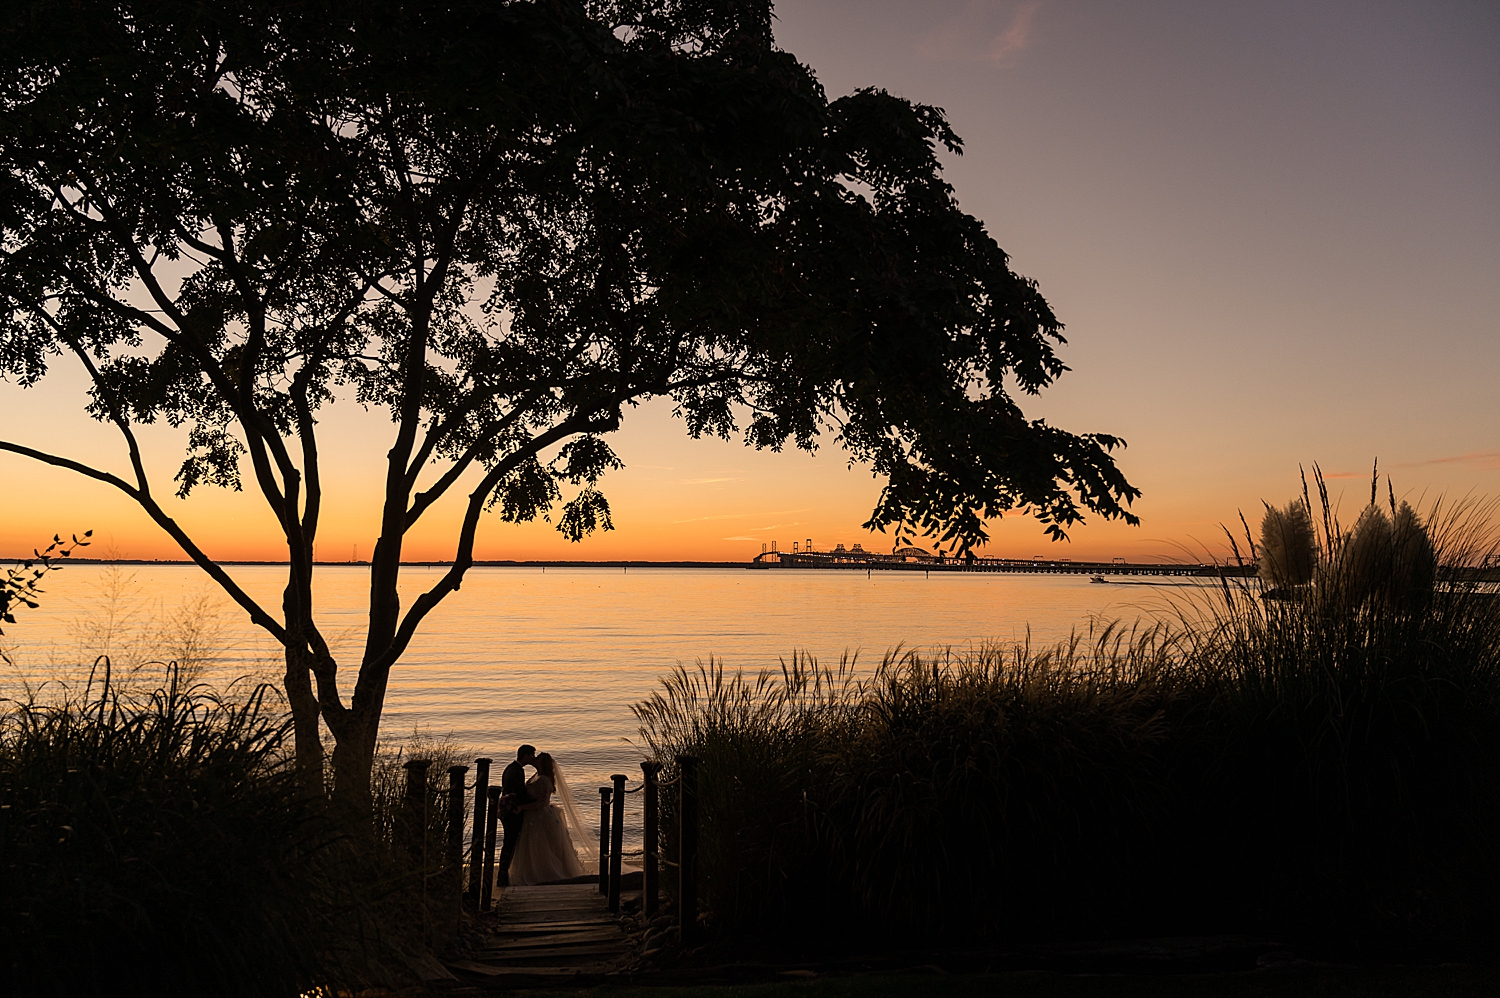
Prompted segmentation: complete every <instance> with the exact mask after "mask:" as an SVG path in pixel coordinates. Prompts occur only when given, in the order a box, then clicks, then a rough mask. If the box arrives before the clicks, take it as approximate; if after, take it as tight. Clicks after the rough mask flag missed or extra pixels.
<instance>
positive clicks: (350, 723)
mask: <svg viewBox="0 0 1500 998" xmlns="http://www.w3.org/2000/svg"><path fill="white" fill-rule="evenodd" d="M379 733H380V715H379V713H376V714H374V715H373V716H371V715H369V714H365V713H363V712H351V714H350V715H349V716H347V717H346V718H345V722H344V723H343V724H341V725H339V731H338V732H337V733H336V734H335V736H334V744H333V795H334V799H335V800H336V802H337V803H338V804H339V806H340V807H342V808H343V809H344V810H345V811H346V812H347V813H348V814H349V815H351V816H358V817H361V818H363V819H365V820H366V821H368V820H369V818H370V815H371V813H372V812H373V810H374V798H373V796H372V794H371V790H370V775H371V770H372V769H373V768H374V766H375V743H376V740H377V738H378V736H379Z"/></svg>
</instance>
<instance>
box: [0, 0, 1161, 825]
mask: <svg viewBox="0 0 1500 998" xmlns="http://www.w3.org/2000/svg"><path fill="white" fill-rule="evenodd" d="M9 9H10V11H11V13H10V14H9V15H7V17H6V19H5V24H4V25H3V26H0V45H3V51H0V102H3V124H0V129H3V131H0V158H3V163H4V166H3V180H0V183H3V185H4V191H3V194H0V211H3V220H0V225H3V239H4V248H3V258H0V296H3V303H4V304H3V309H0V371H3V373H4V374H5V375H6V376H8V377H12V378H16V379H18V380H19V381H20V382H21V383H22V384H25V385H30V384H32V383H34V382H35V381H36V380H37V379H38V378H40V377H41V376H42V375H43V374H44V372H45V371H46V369H47V367H48V365H49V363H50V362H51V360H52V358H54V357H56V356H59V355H65V356H68V357H70V358H71V359H72V360H73V361H74V362H76V363H78V364H80V365H82V367H83V369H84V370H85V371H86V372H87V373H88V375H89V377H90V378H91V379H92V384H93V387H92V389H91V395H90V398H89V401H88V407H89V411H90V412H91V413H92V414H93V415H94V416H95V417H96V418H98V419H100V420H105V421H108V422H111V423H113V424H114V425H115V426H116V427H118V429H119V431H120V433H121V434H122V435H123V437H124V440H125V446H126V449H127V450H128V453H129V458H130V464H131V469H132V471H131V473H130V474H129V475H127V476H124V477H120V476H117V475H114V474H112V473H110V472H107V471H105V470H102V469H98V468H94V467H90V466H87V465H85V464H83V463H81V462H78V461H74V460H71V459H69V458H67V457H65V456H62V455H56V454H49V453H43V452H41V451H38V450H36V449H34V448H31V447H28V446H26V445H25V444H24V443H22V442H0V448H3V449H4V450H7V451H10V452H12V453H16V454H22V455H26V456H28V457H31V458H35V459H37V460H40V461H44V462H47V463H49V464H52V465H56V466H59V467H64V468H70V469H72V470H74V471H77V472H79V473H80V474H83V475H86V476H88V477H90V478H93V479H95V480H98V481H101V482H104V483H107V484H109V485H111V486H113V487H114V488H117V489H119V490H120V491H122V492H124V493H125V494H126V495H128V496H130V497H131V498H132V499H134V500H135V501H136V502H137V503H139V504H140V505H141V507H142V508H143V509H144V510H145V511H146V512H147V513H148V514H149V515H150V516H151V518H152V519H153V520H154V521H155V522H156V523H158V524H159V525H160V526H161V527H162V529H164V530H165V531H166V532H167V533H169V534H170V535H171V536H172V538H173V539H174V540H175V541H176V543H177V544H179V545H180V546H181V547H182V549H183V550H184V551H185V552H187V554H188V555H189V556H190V557H191V558H192V559H193V560H194V561H195V562H196V563H197V564H198V565H200V566H201V567H202V568H203V569H204V570H205V571H206V572H208V573H209V575H211V576H212V577H213V578H214V580H215V581H216V582H217V583H218V584H219V585H220V586H222V587H223V588H224V589H225V591H227V592H228V593H229V595H230V596H231V597H232V598H233V599H234V600H235V601H236V602H238V603H239V604H240V606H242V607H243V608H244V609H245V610H246V611H247V612H248V613H249V614H250V616H251V618H252V619H253V620H254V621H255V622H256V623H257V624H259V625H260V626H261V627H263V628H265V629H266V630H267V631H268V632H270V633H271V634H272V635H273V636H274V637H275V638H276V640H277V641H279V642H280V643H281V644H282V645H283V646H284V647H285V649H286V663H287V672H286V691H287V694H288V697H289V700H290V703H291V709H292V712H293V715H294V718H295V727H296V735H297V739H296V744H297V756H298V759H299V762H300V763H301V765H302V767H303V772H304V773H305V774H306V775H307V777H308V780H309V785H312V784H313V783H314V782H316V780H317V779H318V777H319V774H320V773H321V768H322V748H321V742H320V739H319V734H320V729H319V719H320V718H321V720H322V722H323V723H325V724H326V725H327V727H328V729H329V730H330V731H331V732H332V734H333V736H334V740H335V749H334V758H333V765H334V773H335V778H336V783H337V785H338V786H339V787H341V788H343V790H345V791H347V792H348V793H349V794H350V795H351V799H353V800H355V801H359V800H361V799H363V798H365V797H366V796H367V794H368V786H369V773H370V766H371V760H372V753H373V751H374V747H375V739H376V732H377V728H378V725H379V718H380V713H381V707H382V703H383V701H384V696H385V689H386V683H387V679H388V676H389V673H390V669H391V666H392V665H393V664H394V663H395V662H396V660H397V659H398V658H399V657H400V655H401V654H402V652H403V651H404V650H405V648H406V647H407V645H408V643H409V642H410V641H411V638H412V635H413V634H414V633H415V631H416V630H417V628H418V626H419V625H420V624H421V622H422V620H423V619H424V618H425V617H426V615H427V614H428V613H429V612H430V611H431V610H432V609H433V607H434V606H436V605H437V603H438V602H439V601H440V600H442V599H443V598H444V597H445V596H446V595H447V594H449V593H450V592H452V591H454V590H455V589H457V588H458V586H459V584H460V582H461V581H462V579H463V577H464V573H465V571H466V570H467V569H468V568H469V566H470V563H471V558H472V554H473V549H474V540H475V533H476V530H477V529H478V526H479V522H480V517H481V514H482V513H483V512H484V511H486V510H488V509H496V510H497V511H498V512H499V515H500V518H501V519H502V520H505V521H522V520H529V519H532V518H534V517H536V516H538V515H541V514H544V513H546V512H548V511H550V510H553V509H554V508H556V507H557V505H558V504H561V505H560V509H559V510H558V512H557V513H556V518H557V525H558V528H559V529H560V530H561V531H562V532H563V533H564V534H566V535H567V536H568V537H570V538H572V539H575V540H576V539H578V538H581V537H582V536H584V535H585V534H587V533H589V532H590V531H592V530H595V529H598V528H604V529H608V528H609V527H610V512H609V506H608V503H607V502H606V500H605V498H604V495H603V494H602V492H601V491H600V489H599V480H600V478H601V476H602V475H603V474H604V473H605V472H606V471H608V470H610V469H612V468H616V467H618V466H619V461H618V460H617V459H616V457H615V455H614V453H613V452H612V451H611V450H610V447H609V445H608V444H607V442H606V440H605V437H606V435H607V434H608V433H609V432H610V431H612V430H614V429H616V428H617V427H618V426H619V424H620V419H621V412H622V409H623V407H625V406H627V405H631V404H634V403H635V402H636V401H638V400H641V399H645V398H650V397H661V396H665V397H669V398H671V399H672V400H673V401H674V403H675V404H676V407H677V412H678V414H679V415H680V416H681V417H682V418H683V420H684V422H685V424H686V429H687V432H688V433H690V434H692V435H694V436H697V435H700V434H704V433H713V434H718V435H722V436H726V437H727V436H729V435H731V434H733V433H736V432H740V431H741V428H743V433H744V436H745V439H746V441H747V442H748V443H750V444H753V445H754V446H756V447H771V448H780V447H781V446H783V445H784V444H786V443H787V442H789V441H790V442H792V443H793V444H795V445H796V446H798V447H802V448H806V449H811V448H812V447H813V446H814V444H815V441H816V440H817V439H818V437H819V435H820V434H821V433H823V432H828V431H831V432H833V434H834V436H835V438H836V440H837V441H838V443H839V444H840V445H842V447H843V448H845V450H846V451H847V452H848V453H849V455H850V456H851V457H853V458H855V459H858V460H861V461H867V462H869V463H870V465H871V466H872V467H873V469H874V470H875V472H876V474H878V475H881V476H884V477H885V479H886V481H887V483H886V485H885V488H884V491H883V492H882V495H881V498H880V501H879V504H878V506H877V507H876V509H875V510H874V512H873V514H872V516H871V519H870V521H869V524H868V526H871V527H878V528H881V529H884V528H886V527H894V528H895V530H896V534H897V538H898V542H899V541H900V540H901V539H902V538H903V537H907V536H910V535H911V534H912V533H913V531H918V532H922V533H924V534H928V535H937V536H940V537H941V538H942V539H943V541H944V542H945V543H947V544H949V545H950V546H952V547H953V548H954V549H955V550H957V551H959V552H967V550H968V549H969V547H970V546H971V545H974V544H976V543H979V542H981V541H982V540H983V539H984V538H985V526H984V520H985V519H987V518H993V517H996V516H999V515H1000V514H1001V513H1003V512H1005V511H1008V510H1013V509H1019V508H1029V509H1030V510H1032V511H1033V512H1035V513H1036V514H1037V515H1038V516H1039V518H1040V519H1041V520H1042V521H1043V522H1044V523H1046V524H1047V525H1048V530H1049V531H1051V532H1052V533H1053V534H1054V536H1059V537H1060V536H1062V535H1063V531H1064V530H1065V529H1066V528H1067V527H1068V526H1069V525H1070V524H1073V523H1075V522H1077V521H1079V520H1080V518H1081V515H1082V513H1083V512H1084V511H1089V510H1091V511H1094V512H1096V513H1098V514H1099V515H1101V516H1104V517H1106V518H1110V517H1123V518H1125V519H1127V520H1130V521H1131V522H1134V517H1132V516H1131V514H1130V513H1129V512H1128V510H1127V509H1126V508H1125V507H1126V506H1127V505H1128V504H1129V502H1130V501H1131V500H1132V499H1133V498H1134V497H1135V496H1136V495H1138V493H1137V491H1136V490H1135V489H1134V488H1133V487H1132V486H1131V485H1130V484H1129V483H1128V482H1127V481H1126V480H1125V478H1124V477H1123V476H1122V475H1121V474H1120V472H1119V471H1118V469H1117V468H1116V466H1115V464H1114V463H1113V461H1112V459H1111V457H1110V455H1109V451H1110V450H1112V449H1113V448H1114V447H1115V446H1116V445H1118V444H1119V443H1120V441H1119V440H1117V439H1116V438H1114V437H1111V436H1108V435H1105V434H1087V435H1075V434H1071V433H1067V432H1064V431H1062V430H1060V429H1057V428H1054V427H1051V426H1048V425H1047V424H1046V423H1045V422H1043V421H1041V420H1028V419H1026V418H1025V416H1024V415H1023V414H1022V412H1021V410H1020V408H1019V407H1018V406H1017V405H1016V402H1015V400H1014V398H1013V397H1012V393H1013V391H1014V390H1017V389H1018V390H1019V391H1021V392H1025V393H1035V392H1037V391H1038V390H1040V389H1041V388H1043V387H1044V386H1046V385H1048V384H1050V383H1051V382H1052V381H1053V380H1054V379H1055V378H1057V377H1058V375H1059V374H1061V373H1062V372H1063V371H1064V370H1065V367H1064V366H1063V364H1062V362H1061V361H1060V360H1059V359H1058V357H1057V355H1056V354H1055V352H1054V348H1055V346H1056V345H1057V344H1060V343H1062V342H1063V339H1062V336H1061V333H1060V331H1061V325H1060V324H1059V323H1058V321H1057V319H1056V318H1055V317H1054V315H1053V313H1052V310H1051V309H1050V307H1049V306H1048V304H1047V302H1046V301H1045V300H1044V299H1043V298H1042V296H1041V295H1040V294H1039V293H1038V291H1037V289H1036V287H1035V285H1034V284H1033V283H1032V282H1031V281H1029V280H1027V279H1025V278H1023V277H1020V276H1018V275H1016V274H1015V273H1013V272H1012V271H1011V270H1010V269H1009V267H1008V264H1007V257H1006V254H1005V253H1004V252H1003V251H1001V249H1000V248H999V247H998V246H997V245H996V244H995V242H994V240H993V239H991V238H990V236H989V235H988V233H987V232H986V231H985V229H984V226H983V225H982V224H981V223H980V222H979V221H978V220H977V219H975V218H973V217H971V216H969V215H967V214H964V213H963V212H962V211H961V210H959V208H958V206H957V204H956V202H955V200H954V197H953V192H952V190H951V188H950V187H949V186H948V185H947V184H946V183H945V182H944V181H943V179H942V177H941V173H940V168H939V163H938V158H937V148H938V147H940V146H941V147H943V148H946V149H947V150H949V151H950V152H952V153H955V154H956V153H958V152H959V150H960V141H959V139H958V137H957V136H956V135H955V134H954V133H953V131H952V130H951V129H950V128H949V126H948V123H947V121H946V120H945V118H944V115H943V112H942V111H941V110H940V109H938V108H934V107H928V106H925V105H921V104H913V103H910V102H908V101H906V100H902V99H899V98H896V97H893V96H891V95H889V94H887V93H884V92H883V91H880V90H862V91H859V92H857V93H855V94H853V95H851V96H848V97H844V98H841V99H838V100H834V101H829V100H828V99H827V98H826V96H825V94H824V92H823V89H822V87H821V86H820V85H819V84H818V82H817V80H816V79H815V78H814V76H813V75H812V73H811V71H810V70H809V69H808V68H807V67H804V66H801V65H799V64H798V62H797V60H796V59H795V58H794V57H793V56H792V55H791V54H789V53H786V52H782V51H779V50H778V49H777V48H776V47H775V45H774V43H773V41H772V37H771V29H770V24H771V18H770V4H769V3H768V2H763V0H762V2H721V3H712V2H696V3H695V2H680V3H673V2H652V3H625V2H621V3H597V4H594V5H592V6H587V7H586V6H584V5H580V4H577V3H569V2H560V0H559V2H536V3H519V2H501V0H485V2H479V0H472V2H465V0H457V2H449V3H438V2H433V0H411V2H404V3H393V2H385V0H359V2H352V0H347V2H345V0H326V2H295V0H294V2H290V3H268V2H246V0H215V2H212V3H208V2H193V0H157V2H150V0H116V2H91V0H67V2H62V0H33V2H26V0H22V2H20V3H16V4H12V5H11V6H10V8H9ZM340 395H341V396H346V397H347V396H352V397H353V398H355V399H357V400H358V401H360V402H362V403H364V404H366V405H369V406H374V407H379V408H383V409H384V410H386V411H388V412H389V414H390V416H391V418H392V420H393V423H394V434H393V439H392V442H391V444H390V446H389V448H388V450H387V453H386V461H387V467H386V475H385V485H384V494H383V503H382V514H381V522H380V534H379V539H378V541H377V543H376V544H375V546H374V552H373V555H372V557H371V568H370V607H369V630H368V636H367V639H366V642H365V647H364V652H363V655H362V657H361V660H360V663H359V670H358V676H357V679H356V681H355V684H354V687H353V691H352V698H348V699H346V693H347V692H348V691H347V690H341V689H340V684H339V682H338V676H337V663H336V662H335V660H334V657H333V655H332V654H331V653H330V652H329V649H328V645H327V643H326V642H325V640H324V636H323V633H322V631H321V630H320V628H319V626H318V623H317V621H316V619H315V615H314V613H313V605H312V600H311V592H312V578H313V543H314V540H315V538H316V536H317V531H318V526H319V518H320V510H321V503H322V498H323V490H322V481H321V478H320V471H319V465H320V462H319V455H320V448H322V447H325V446H326V441H324V440H321V439H320V438H319V434H318V414H319V411H320V408H321V407H322V406H324V405H326V404H327V403H328V402H329V401H330V400H332V399H333V398H334V397H335V396H340ZM163 419H164V420H167V421H168V422H170V423H172V424H173V425H180V426H183V427H185V428H186V431H187V447H188V451H187V456H186V459H185V460H184V462H183V464H182V466H181V470H180V471H179V472H178V474H177V478H176V481H177V486H178V488H177V491H178V494H179V495H183V496H185V495H187V494H188V493H189V492H190V491H191V490H192V489H194V488H195V487H196V486H198V485H202V484H209V485H217V486H225V487H229V488H236V489H238V488H240V487H241V484H242V482H241V473H242V469H243V468H244V467H247V466H248V468H249V470H250V479H251V482H252V484H253V486H254V487H255V488H257V489H259V491H260V493H261V494H262V495H263V496H264V498H265V500H266V502H267V503H268V504H269V505H270V508H271V509H272V511H273V512H274V513H275V515H276V517H277V521H278V523H279V524H280V527H281V529H282V531H283V533H284V534H285V537H286V544H287V554H288V558H289V560H290V568H289V571H288V578H287V585H286V589H285V593H284V597H283V601H282V607H281V610H280V613H279V614H277V613H274V612H272V610H270V609H267V608H264V607H262V606H260V605H259V604H257V603H256V602H255V600H253V599H252V598H251V597H250V596H249V595H248V594H246V593H245V592H244V591H243V590H242V589H241V588H240V587H239V586H238V585H236V584H235V582H234V581H233V579H231V578H230V577H229V575H228V574H226V573H225V572H224V571H223V570H222V569H221V568H220V567H219V566H218V565H217V564H215V562H214V560H213V559H212V558H211V557H210V556H209V555H208V554H206V553H205V552H204V550H203V549H202V547H201V546H200V545H199V544H198V543H197V542H195V541H194V540H193V539H192V538H191V537H189V536H188V534H187V533H186V532H185V531H184V530H183V529H182V528H181V526H180V525H179V524H177V523H176V522H174V521H173V520H172V518H171V517H169V516H168V515H167V513H166V512H165V511H164V510H163V509H162V507H161V506H160V505H159V503H158V502H157V499H156V498H155V496H156V493H155V492H154V491H153V488H152V485H151V483H149V482H148V480H147V476H146V472H145V468H144V465H143V463H142V458H141V453H140V448H139V446H138V444H137V439H136V435H135V427H136V426H137V425H139V424H142V423H150V422H153V421H156V420H163ZM12 430H13V428H12ZM461 482H462V483H463V485H462V488H467V489H468V496H467V500H466V507H465V513H464V516H463V521H462V527H461V529H460V531H459V534H458V537H457V543H456V550H455V552H454V564H453V566H452V568H451V569H450V570H449V571H447V572H446V573H444V575H443V576H442V578H441V580H440V581H439V582H437V584H436V585H434V586H433V587H432V588H431V589H430V590H428V591H426V592H424V593H422V594H421V595H419V596H418V597H416V599H415V600H413V601H412V603H411V605H410V606H408V607H406V608H404V610H403V607H402V606H401V604H400V601H399V600H398V597H397V578H398V575H399V572H400V566H401V554H402V543H403V537H404V536H405V534H406V532H407V531H408V530H410V529H411V528H412V526H413V524H415V523H416V522H417V521H418V520H419V519H420V518H421V517H422V516H423V514H424V513H425V512H426V511H427V510H428V509H430V508H431V506H432V505H433V503H434V502H436V501H437V500H439V499H440V498H441V497H443V496H444V495H445V494H447V493H448V492H450V490H453V489H454V488H456V487H460V483H461Z"/></svg>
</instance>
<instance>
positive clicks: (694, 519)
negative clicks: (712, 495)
mask: <svg viewBox="0 0 1500 998" xmlns="http://www.w3.org/2000/svg"><path fill="white" fill-rule="evenodd" d="M811 508H812V507H810V506H804V507H803V508H802V509H773V510H762V511H761V512H759V513H718V514H715V515H714V516H690V517H688V518H687V519H686V520H673V521H672V522H673V523H702V522H703V521H705V520H751V519H759V518H760V517H763V516H791V515H793V514H796V513H806V512H807V511H808V510H809V509H811ZM726 539H727V538H726Z"/></svg>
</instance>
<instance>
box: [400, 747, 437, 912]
mask: <svg viewBox="0 0 1500 998" xmlns="http://www.w3.org/2000/svg"><path fill="white" fill-rule="evenodd" d="M431 765H432V760H431V759H413V760H411V761H410V762H406V763H402V765H401V768H402V769H404V770H406V795H405V797H404V798H403V799H402V801H401V837H402V838H403V839H405V842H403V843H402V844H403V845H404V846H405V847H406V852H407V855H408V856H410V857H411V861H412V862H413V863H416V864H417V866H418V868H419V869H421V870H422V871H423V878H422V879H423V883H424V884H425V883H426V868H427V769H428V767H429V766H431Z"/></svg>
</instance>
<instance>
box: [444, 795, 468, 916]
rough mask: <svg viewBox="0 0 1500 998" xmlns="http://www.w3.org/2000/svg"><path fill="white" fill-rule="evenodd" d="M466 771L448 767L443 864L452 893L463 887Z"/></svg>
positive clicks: (457, 892) (458, 892)
mask: <svg viewBox="0 0 1500 998" xmlns="http://www.w3.org/2000/svg"><path fill="white" fill-rule="evenodd" d="M468 771H469V767H468V766H449V767H448V852H447V855H445V856H444V857H443V865H444V866H445V867H447V868H448V878H449V885H450V888H451V889H452V891H453V893H454V894H462V893H463V889H464V774H466V773H467V772H468Z"/></svg>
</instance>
